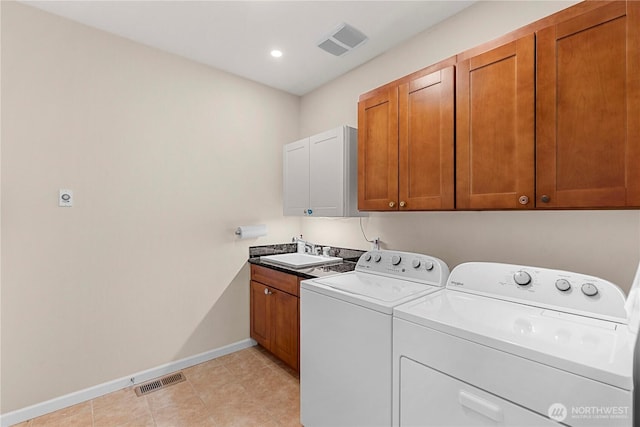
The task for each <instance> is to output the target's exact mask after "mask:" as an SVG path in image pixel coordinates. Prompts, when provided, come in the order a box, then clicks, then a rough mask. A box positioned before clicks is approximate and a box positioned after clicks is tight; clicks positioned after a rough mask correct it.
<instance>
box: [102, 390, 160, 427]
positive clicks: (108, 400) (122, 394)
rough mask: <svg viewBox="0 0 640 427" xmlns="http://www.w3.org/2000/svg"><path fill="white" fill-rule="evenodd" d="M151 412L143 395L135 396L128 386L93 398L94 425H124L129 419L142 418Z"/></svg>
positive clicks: (109, 426)
mask: <svg viewBox="0 0 640 427" xmlns="http://www.w3.org/2000/svg"><path fill="white" fill-rule="evenodd" d="M150 414H151V411H150V410H149V404H148V403H147V399H146V398H145V397H144V396H141V397H138V396H136V394H135V392H134V391H133V388H131V387H129V388H126V389H124V390H119V391H116V392H113V393H110V394H107V395H106V396H102V397H99V398H97V399H94V400H93V421H94V425H95V427H103V426H105V427H112V426H116V425H124V424H126V423H129V422H131V420H137V419H144V417H148V416H149V415H150Z"/></svg>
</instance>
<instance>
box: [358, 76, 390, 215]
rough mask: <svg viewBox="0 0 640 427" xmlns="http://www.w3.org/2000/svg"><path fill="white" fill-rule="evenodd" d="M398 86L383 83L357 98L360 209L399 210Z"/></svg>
mask: <svg viewBox="0 0 640 427" xmlns="http://www.w3.org/2000/svg"><path fill="white" fill-rule="evenodd" d="M397 200H398V88H397V87H390V88H387V87H384V88H382V89H379V90H377V91H375V93H373V94H370V96H368V97H367V98H366V99H361V100H360V102H358V209H359V210H361V211H363V210H364V211H384V210H396V209H397V207H396V206H397Z"/></svg>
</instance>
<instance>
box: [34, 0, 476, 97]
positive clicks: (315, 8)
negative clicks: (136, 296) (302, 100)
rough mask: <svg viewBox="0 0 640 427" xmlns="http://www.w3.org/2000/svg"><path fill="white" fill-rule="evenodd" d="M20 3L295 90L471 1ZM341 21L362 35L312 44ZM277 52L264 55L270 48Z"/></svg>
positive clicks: (325, 79) (308, 86)
mask: <svg viewBox="0 0 640 427" xmlns="http://www.w3.org/2000/svg"><path fill="white" fill-rule="evenodd" d="M23 3H24V4H28V5H31V6H35V7H38V8H40V9H43V10H46V11H48V12H51V13H54V14H57V15H60V16H63V17H66V18H69V19H72V20H74V21H78V22H82V23H84V24H86V25H89V26H92V27H95V28H99V29H101V30H105V31H108V32H110V33H114V34H117V35H120V36H122V37H126V38H128V39H131V40H134V41H137V42H140V43H143V44H146V45H149V46H153V47H156V48H158V49H161V50H164V51H167V52H171V53H174V54H177V55H181V56H183V57H186V58H189V59H192V60H195V61H198V62H201V63H204V64H207V65H210V66H212V67H215V68H218V69H222V70H225V71H228V72H230V73H233V74H236V75H239V76H242V77H246V78H248V79H251V80H254V81H257V82H261V83H264V84H266V85H268V86H272V87H275V88H278V89H282V90H284V91H287V92H290V93H293V94H295V95H303V94H305V93H307V92H310V91H312V90H313V89H315V88H317V87H319V86H322V85H323V84H324V83H327V82H328V81H330V80H332V79H334V78H336V77H338V76H340V75H341V74H344V73H346V72H347V71H349V70H351V69H353V68H356V67H357V66H359V65H360V64H363V63H365V62H367V61H369V60H370V59H372V58H374V57H376V56H378V55H380V54H381V53H382V52H384V51H386V50H388V49H390V48H392V47H394V46H396V45H398V44H399V43H401V42H403V41H404V40H407V39H409V38H410V37H412V36H414V35H415V34H418V33H420V32H422V31H424V30H426V29H427V28H429V27H431V26H433V25H435V24H437V23H438V22H440V21H442V20H444V19H446V18H447V17H449V16H451V15H454V14H456V13H457V12H459V11H460V10H462V9H464V8H465V7H468V6H469V5H471V4H472V3H473V1H451V0H449V1H148V0H147V1H28V0H24V1H23ZM342 22H346V23H348V24H350V25H352V26H354V27H355V28H357V29H359V30H360V31H362V32H363V33H364V34H365V35H366V36H367V37H368V38H369V40H368V41H367V42H366V43H365V44H363V45H361V46H360V47H358V48H357V49H355V50H353V51H351V52H349V53H347V54H345V55H343V56H341V57H336V56H333V55H330V54H329V53H326V52H325V51H323V50H321V49H320V48H318V47H317V44H318V42H320V41H321V40H323V37H324V36H326V35H328V34H329V33H331V32H332V31H333V30H334V29H335V28H336V27H337V26H338V25H339V24H341V23H342ZM276 48H277V49H280V50H282V51H283V52H284V55H283V57H282V58H279V59H276V58H272V57H271V56H270V54H269V52H270V51H271V50H272V49H276Z"/></svg>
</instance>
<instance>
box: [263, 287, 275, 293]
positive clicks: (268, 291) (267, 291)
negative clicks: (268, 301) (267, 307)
mask: <svg viewBox="0 0 640 427" xmlns="http://www.w3.org/2000/svg"><path fill="white" fill-rule="evenodd" d="M272 293H273V292H271V291H270V290H269V289H267V288H265V289H264V294H265V295H271V294H272Z"/></svg>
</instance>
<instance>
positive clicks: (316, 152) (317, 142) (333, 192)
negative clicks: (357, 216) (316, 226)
mask: <svg viewBox="0 0 640 427" xmlns="http://www.w3.org/2000/svg"><path fill="white" fill-rule="evenodd" d="M344 180H345V151H344V131H343V128H336V129H332V130H330V131H327V132H323V133H321V134H318V135H314V136H312V137H311V138H310V139H309V206H310V207H311V209H312V211H313V216H343V215H344V206H345V194H344V190H345V186H344Z"/></svg>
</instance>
